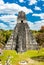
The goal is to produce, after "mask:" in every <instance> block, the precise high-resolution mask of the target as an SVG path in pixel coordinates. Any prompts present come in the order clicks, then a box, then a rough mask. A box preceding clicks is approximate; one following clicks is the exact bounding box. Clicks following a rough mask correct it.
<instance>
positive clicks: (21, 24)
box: [5, 11, 38, 52]
mask: <svg viewBox="0 0 44 65" xmlns="http://www.w3.org/2000/svg"><path fill="white" fill-rule="evenodd" d="M37 48H38V44H37V42H36V40H35V38H34V36H33V34H32V32H31V30H30V28H29V26H28V23H27V20H26V15H25V12H23V11H20V12H19V13H18V17H17V24H16V26H15V28H14V30H13V33H12V34H11V36H10V38H9V40H8V42H7V44H6V45H5V49H6V50H16V51H17V52H24V51H26V50H29V49H30V50H35V49H37Z"/></svg>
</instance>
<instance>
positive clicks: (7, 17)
mask: <svg viewBox="0 0 44 65" xmlns="http://www.w3.org/2000/svg"><path fill="white" fill-rule="evenodd" d="M0 20H2V21H4V22H10V21H16V20H17V16H15V15H4V16H1V17H0Z"/></svg>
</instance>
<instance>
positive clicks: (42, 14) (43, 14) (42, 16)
mask: <svg viewBox="0 0 44 65" xmlns="http://www.w3.org/2000/svg"><path fill="white" fill-rule="evenodd" d="M32 16H39V17H40V18H41V19H44V13H41V14H33V15H32Z"/></svg>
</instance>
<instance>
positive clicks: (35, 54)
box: [0, 48, 44, 65]
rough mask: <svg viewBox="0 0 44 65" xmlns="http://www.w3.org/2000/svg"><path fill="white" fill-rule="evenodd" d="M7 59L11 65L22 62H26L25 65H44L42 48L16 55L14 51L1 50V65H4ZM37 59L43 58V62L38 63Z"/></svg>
mask: <svg viewBox="0 0 44 65" xmlns="http://www.w3.org/2000/svg"><path fill="white" fill-rule="evenodd" d="M9 57H10V63H11V64H12V65H20V64H19V62H20V61H24V60H25V61H27V62H28V63H27V65H44V48H42V49H40V50H28V51H26V52H24V53H16V51H15V50H3V52H2V55H0V60H1V62H2V65H5V61H6V60H8V58H9ZM39 57H40V59H42V58H43V61H38V60H37V59H39ZM30 61H32V62H33V63H31V62H30Z"/></svg>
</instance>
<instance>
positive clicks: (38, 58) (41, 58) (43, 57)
mask: <svg viewBox="0 0 44 65" xmlns="http://www.w3.org/2000/svg"><path fill="white" fill-rule="evenodd" d="M31 59H33V60H37V61H40V62H41V61H42V62H44V56H37V57H32V58H31Z"/></svg>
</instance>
